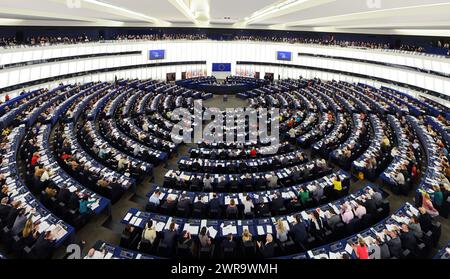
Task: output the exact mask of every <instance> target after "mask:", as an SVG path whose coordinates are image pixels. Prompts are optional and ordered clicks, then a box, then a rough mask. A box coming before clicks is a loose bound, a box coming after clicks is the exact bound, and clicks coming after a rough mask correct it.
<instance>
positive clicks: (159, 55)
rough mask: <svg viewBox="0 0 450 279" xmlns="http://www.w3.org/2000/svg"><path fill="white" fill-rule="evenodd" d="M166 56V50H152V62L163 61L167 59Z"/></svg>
mask: <svg viewBox="0 0 450 279" xmlns="http://www.w3.org/2000/svg"><path fill="white" fill-rule="evenodd" d="M165 54H166V51H165V50H164V49H158V50H150V60H162V59H164V58H165Z"/></svg>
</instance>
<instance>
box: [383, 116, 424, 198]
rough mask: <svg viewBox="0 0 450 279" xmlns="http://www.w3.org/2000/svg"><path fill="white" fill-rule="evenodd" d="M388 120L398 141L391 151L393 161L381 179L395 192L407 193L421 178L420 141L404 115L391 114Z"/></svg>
mask: <svg viewBox="0 0 450 279" xmlns="http://www.w3.org/2000/svg"><path fill="white" fill-rule="evenodd" d="M388 121H389V122H390V123H391V126H392V127H393V130H394V131H395V134H396V142H397V143H396V145H395V146H394V147H393V148H392V150H391V153H390V156H391V158H392V162H391V164H390V165H389V167H388V168H387V169H386V170H385V171H384V173H383V174H382V175H381V179H382V180H383V182H385V183H387V184H388V185H389V186H390V187H391V189H392V190H393V191H394V193H402V194H405V195H406V194H408V193H409V191H410V190H411V189H412V188H413V186H414V185H416V184H417V183H418V180H419V178H420V169H421V160H420V158H421V157H422V152H421V150H420V143H419V140H418V139H417V138H416V137H415V134H414V132H413V131H412V129H411V127H410V126H409V125H408V123H407V121H406V118H405V117H404V116H400V117H399V118H396V117H394V116H392V115H389V116H388Z"/></svg>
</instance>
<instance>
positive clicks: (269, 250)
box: [256, 233, 275, 258]
mask: <svg viewBox="0 0 450 279" xmlns="http://www.w3.org/2000/svg"><path fill="white" fill-rule="evenodd" d="M256 245H258V248H259V252H260V253H261V255H262V256H263V257H264V258H273V256H274V255H275V247H274V243H273V236H272V235H271V234H270V233H269V234H267V236H266V243H265V244H262V242H261V241H258V242H256Z"/></svg>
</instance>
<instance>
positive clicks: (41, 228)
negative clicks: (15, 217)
mask: <svg viewBox="0 0 450 279" xmlns="http://www.w3.org/2000/svg"><path fill="white" fill-rule="evenodd" d="M49 227H50V225H49V223H47V222H42V223H40V224H39V230H38V231H39V233H43V232H44V231H46V230H47V229H48V228H49Z"/></svg>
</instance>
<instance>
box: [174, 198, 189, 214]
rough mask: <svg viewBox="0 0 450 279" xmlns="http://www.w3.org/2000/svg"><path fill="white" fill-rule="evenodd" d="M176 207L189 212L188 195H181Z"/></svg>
mask: <svg viewBox="0 0 450 279" xmlns="http://www.w3.org/2000/svg"><path fill="white" fill-rule="evenodd" d="M177 208H179V209H181V210H183V211H184V212H190V209H191V199H190V198H189V197H188V196H184V197H181V198H180V200H179V201H178V205H177Z"/></svg>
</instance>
